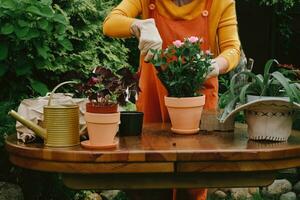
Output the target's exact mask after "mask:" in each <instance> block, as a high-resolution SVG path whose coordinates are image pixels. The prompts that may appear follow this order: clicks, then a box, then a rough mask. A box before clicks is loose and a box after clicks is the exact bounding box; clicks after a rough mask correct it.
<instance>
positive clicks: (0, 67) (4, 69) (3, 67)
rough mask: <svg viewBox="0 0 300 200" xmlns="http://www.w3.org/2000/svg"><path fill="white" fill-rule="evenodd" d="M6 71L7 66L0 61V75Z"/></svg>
mask: <svg viewBox="0 0 300 200" xmlns="http://www.w3.org/2000/svg"><path fill="white" fill-rule="evenodd" d="M6 71H7V67H6V66H5V65H4V64H1V63H0V77H1V76H3V75H4V74H5V73H6Z"/></svg>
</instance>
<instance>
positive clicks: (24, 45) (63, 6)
mask: <svg viewBox="0 0 300 200" xmlns="http://www.w3.org/2000/svg"><path fill="white" fill-rule="evenodd" d="M119 2H120V0H0V88H1V93H0V152H1V156H0V169H1V170H0V181H6V182H12V183H17V184H18V185H20V186H21V187H22V189H23V192H24V195H25V198H26V199H73V198H74V194H75V191H72V190H67V189H65V188H64V186H63V185H62V183H61V180H60V177H59V175H57V174H50V173H38V172H33V171H29V170H23V169H20V168H17V167H13V166H12V165H11V164H10V163H9V161H8V155H7V153H6V151H5V149H4V140H5V137H6V136H7V135H8V134H10V133H14V131H15V128H14V127H15V121H14V120H13V119H11V118H10V117H8V116H7V112H8V111H9V110H10V109H12V108H14V109H16V108H17V106H18V105H19V103H20V101H21V100H22V99H25V98H31V97H36V96H41V95H45V94H46V93H47V92H48V91H49V90H50V89H52V88H53V87H54V86H55V85H57V84H58V83H60V82H62V81H66V80H70V79H80V78H84V77H85V76H86V75H87V74H88V73H89V71H90V70H91V69H92V68H94V67H95V66H99V65H103V66H106V67H109V68H111V69H118V68H120V67H123V66H128V67H131V69H132V70H136V69H137V67H138V57H139V52H138V49H137V41H136V40H135V39H134V38H129V39H126V40H120V39H111V38H108V37H105V36H104V35H103V34H102V23H103V20H104V18H105V16H106V15H107V13H108V12H109V11H110V10H111V8H112V7H114V6H115V5H117V4H118V3H119ZM236 4H237V16H238V21H239V33H240V38H241V42H242V45H243V49H244V51H245V53H246V56H247V57H251V58H254V60H255V65H254V71H255V72H261V71H262V69H263V66H264V63H265V61H266V60H268V59H269V58H276V59H278V61H279V62H280V63H284V64H293V65H295V66H300V59H299V55H298V54H299V52H300V45H299V44H300V3H299V0H237V1H236ZM66 91H69V90H68V88H66Z"/></svg>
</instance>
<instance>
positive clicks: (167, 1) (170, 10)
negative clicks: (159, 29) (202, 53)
mask: <svg viewBox="0 0 300 200" xmlns="http://www.w3.org/2000/svg"><path fill="white" fill-rule="evenodd" d="M148 5H149V0H123V1H122V2H121V3H120V4H119V5H118V6H117V7H116V8H114V9H113V10H112V12H111V13H110V14H109V15H108V16H107V18H106V19H105V21H104V24H103V32H104V34H105V35H107V36H111V37H130V36H131V33H130V26H131V24H132V22H133V21H134V19H135V18H136V17H138V16H140V17H141V18H142V19H147V18H149V13H148ZM204 7H205V0H193V1H192V2H190V3H188V4H186V5H183V6H177V5H176V4H174V3H173V2H172V0H156V8H157V9H158V12H159V13H160V14H161V15H163V16H165V17H167V18H170V19H180V20H191V19H194V18H195V17H197V16H199V15H200V14H201V12H202V11H203V10H204ZM209 28H210V30H209V38H210V45H211V51H212V52H213V53H214V55H221V56H223V57H224V58H225V59H226V60H227V61H228V63H229V68H228V71H229V70H231V69H233V68H234V67H235V66H236V65H237V64H238V61H239V58H240V41H239V37H238V29H237V19H236V12H235V1H234V0H214V1H213V4H212V7H211V10H210V14H209Z"/></svg>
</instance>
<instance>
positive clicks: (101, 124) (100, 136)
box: [84, 112, 120, 147]
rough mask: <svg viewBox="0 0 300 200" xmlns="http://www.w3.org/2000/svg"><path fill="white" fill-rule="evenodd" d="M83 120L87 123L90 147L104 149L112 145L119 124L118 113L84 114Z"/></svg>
mask: <svg viewBox="0 0 300 200" xmlns="http://www.w3.org/2000/svg"><path fill="white" fill-rule="evenodd" d="M84 118H85V120H86V123H87V129H88V135H89V142H90V145H92V146H100V147H101V146H103V147H105V146H110V145H112V144H114V138H115V136H116V134H117V131H118V128H119V123H120V113H119V112H118V113H110V114H109V113H107V114H99V113H89V112H86V113H85V115H84Z"/></svg>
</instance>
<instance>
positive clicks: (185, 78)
mask: <svg viewBox="0 0 300 200" xmlns="http://www.w3.org/2000/svg"><path fill="white" fill-rule="evenodd" d="M201 43H202V39H200V38H197V37H190V38H186V39H184V41H180V40H176V41H174V42H173V44H172V45H170V46H168V48H167V49H165V50H156V51H153V54H154V57H153V59H152V60H151V63H152V64H153V65H154V66H155V68H156V69H157V74H158V77H159V79H160V80H161V81H162V83H163V84H164V86H165V87H166V89H167V91H168V96H166V97H165V105H166V106H167V109H168V113H169V115H170V119H171V124H172V128H171V130H172V131H173V132H175V133H178V134H194V133H197V132H199V124H200V119H201V114H202V110H203V106H204V104H205V96H204V95H202V94H201V93H200V92H199V91H200V89H201V88H202V87H203V83H204V81H205V78H206V76H207V74H208V72H209V70H210V66H211V64H212V55H211V54H210V52H209V51H206V52H204V51H203V50H202V49H201V47H200V45H201Z"/></svg>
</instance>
